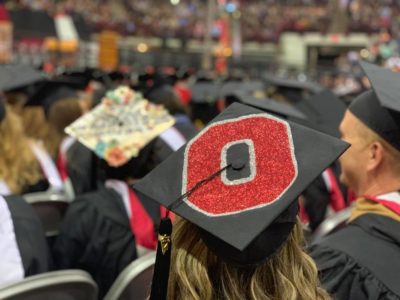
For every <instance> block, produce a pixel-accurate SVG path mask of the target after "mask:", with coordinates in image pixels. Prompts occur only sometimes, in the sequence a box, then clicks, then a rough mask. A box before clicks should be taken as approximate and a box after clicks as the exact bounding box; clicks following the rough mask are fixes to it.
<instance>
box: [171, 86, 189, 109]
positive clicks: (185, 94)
mask: <svg viewBox="0 0 400 300" xmlns="http://www.w3.org/2000/svg"><path fill="white" fill-rule="evenodd" d="M174 90H175V92H176V93H177V94H178V96H179V98H180V100H181V102H182V104H184V105H188V104H189V102H190V100H192V92H191V91H190V89H188V88H187V87H184V86H182V85H176V86H175V87H174Z"/></svg>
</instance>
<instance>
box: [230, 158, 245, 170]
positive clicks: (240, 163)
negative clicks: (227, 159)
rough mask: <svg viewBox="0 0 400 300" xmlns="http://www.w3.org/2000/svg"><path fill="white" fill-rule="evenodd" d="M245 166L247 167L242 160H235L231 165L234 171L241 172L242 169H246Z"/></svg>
mask: <svg viewBox="0 0 400 300" xmlns="http://www.w3.org/2000/svg"><path fill="white" fill-rule="evenodd" d="M245 165H246V163H245V162H244V161H242V160H234V161H233V162H232V163H231V167H232V169H234V170H241V169H243V168H244V167H245Z"/></svg>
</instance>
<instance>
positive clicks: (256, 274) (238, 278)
mask: <svg viewBox="0 0 400 300" xmlns="http://www.w3.org/2000/svg"><path fill="white" fill-rule="evenodd" d="M172 245H173V249H172V259H171V270H170V279H169V283H168V299H174V300H189V299H190V300H191V299H194V300H211V299H229V300H236V299H237V300H239V299H240V300H242V299H253V300H270V299H285V300H291V299H293V300H294V299H296V300H298V299H303V300H315V299H322V300H325V299H330V297H329V295H328V294H327V293H326V292H325V290H323V289H322V288H321V287H320V284H319V281H318V275H317V268H316V265H315V263H314V261H313V260H312V259H311V257H310V256H308V255H307V254H306V253H305V252H304V251H303V249H302V246H303V232H302V227H301V224H300V222H299V221H298V222H297V223H296V225H295V226H294V228H293V230H292V232H291V234H290V235H289V237H288V240H287V241H286V242H285V244H284V245H283V246H282V247H281V249H280V250H278V252H277V253H276V254H274V255H273V256H272V257H270V258H269V259H268V260H266V261H265V262H264V263H263V264H261V265H259V266H257V267H255V268H252V269H250V270H246V269H240V268H237V267H235V266H232V265H230V264H228V263H226V262H224V261H222V260H221V259H220V258H218V257H217V256H215V255H214V254H213V253H212V252H211V251H210V250H209V249H208V247H207V246H206V245H205V244H204V242H203V241H202V240H201V238H200V232H199V228H198V227H197V226H195V225H193V224H192V223H190V222H188V221H186V220H183V219H178V220H177V222H176V223H175V225H174V232H173V237H172ZM213 279H214V280H213Z"/></svg>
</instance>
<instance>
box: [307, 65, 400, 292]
mask: <svg viewBox="0 0 400 300" xmlns="http://www.w3.org/2000/svg"><path fill="white" fill-rule="evenodd" d="M361 66H362V68H363V69H364V72H365V73H366V75H367V76H368V78H369V80H370V82H371V85H372V88H373V90H370V91H367V92H364V93H363V94H361V95H359V96H358V97H357V98H356V99H354V101H353V102H352V103H351V105H350V106H349V108H348V110H347V111H346V114H345V116H344V118H343V120H342V122H341V125H340V131H341V133H342V139H343V140H345V141H347V142H349V143H351V144H352V146H351V148H350V149H349V151H347V153H345V154H344V155H343V156H342V157H341V159H340V160H339V161H340V164H341V167H342V173H341V176H340V179H341V181H342V182H343V183H345V184H346V185H347V186H348V187H350V188H351V189H352V190H353V191H354V192H355V193H356V194H357V195H358V198H357V200H356V202H355V205H354V206H353V208H352V211H351V217H350V219H349V220H348V224H347V226H345V227H344V228H342V229H340V230H338V231H336V232H335V233H333V234H331V235H329V236H327V237H326V238H324V239H323V240H322V241H319V242H318V243H316V244H314V245H312V246H311V256H312V257H313V258H314V259H315V261H316V263H317V265H318V268H319V270H320V278H321V281H322V283H323V285H324V287H325V288H326V289H327V290H328V291H329V292H330V293H332V294H333V296H334V298H335V299H399V298H400V285H399V278H400V271H399V270H400V234H399V233H400V194H399V190H400V123H399V120H400V113H399V112H400V99H399V98H398V95H399V92H400V90H399V87H400V85H399V83H400V75H399V74H397V73H393V72H391V71H390V70H386V69H383V68H380V67H378V66H375V65H372V64H369V63H365V62H364V63H361Z"/></svg>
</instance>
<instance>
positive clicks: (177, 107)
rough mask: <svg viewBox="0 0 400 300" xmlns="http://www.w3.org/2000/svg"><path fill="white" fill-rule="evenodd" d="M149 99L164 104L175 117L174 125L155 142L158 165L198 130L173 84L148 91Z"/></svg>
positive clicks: (154, 158)
mask: <svg viewBox="0 0 400 300" xmlns="http://www.w3.org/2000/svg"><path fill="white" fill-rule="evenodd" d="M147 99H148V100H149V101H151V102H153V103H155V104H160V105H163V106H164V107H165V108H166V109H167V110H168V112H169V113H170V114H171V115H173V116H174V118H175V124H174V126H173V127H171V128H169V129H167V130H166V131H164V132H163V133H162V134H161V135H160V136H159V137H158V139H157V140H156V142H155V145H154V152H153V161H154V164H155V165H157V164H159V163H160V162H161V161H163V160H164V159H166V158H167V157H168V156H169V155H170V154H171V153H173V152H174V151H176V150H178V149H179V148H180V147H182V146H183V145H184V144H186V142H187V141H188V140H190V139H191V138H192V137H194V136H195V135H196V133H197V131H198V130H197V129H196V127H195V126H194V124H193V123H192V121H191V120H190V118H189V115H188V113H189V112H188V110H189V109H188V108H187V107H185V106H183V104H182V103H181V102H180V100H179V98H178V95H177V94H176V92H175V91H174V89H173V88H172V86H169V85H166V84H164V85H161V86H158V87H156V88H155V89H153V90H152V91H151V92H149V93H148V95H147Z"/></svg>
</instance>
